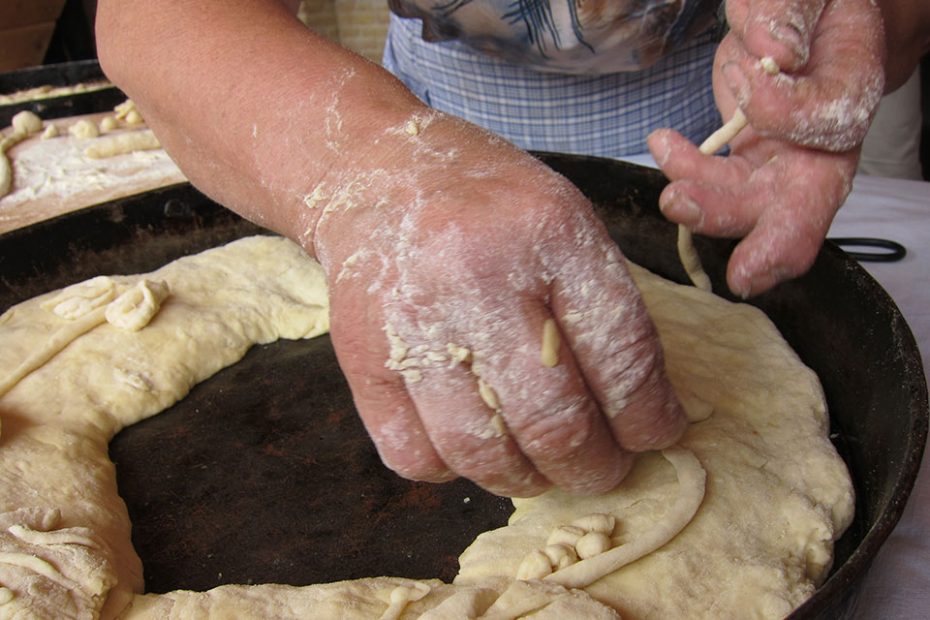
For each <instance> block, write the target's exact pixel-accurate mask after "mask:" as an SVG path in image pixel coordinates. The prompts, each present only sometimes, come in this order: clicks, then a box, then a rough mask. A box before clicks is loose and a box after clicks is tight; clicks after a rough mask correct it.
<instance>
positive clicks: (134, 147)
mask: <svg viewBox="0 0 930 620" xmlns="http://www.w3.org/2000/svg"><path fill="white" fill-rule="evenodd" d="M159 148H161V143H160V142H159V141H158V138H156V137H155V134H154V133H152V130H151V129H140V130H137V131H132V132H129V133H121V134H119V135H115V136H107V137H104V138H98V139H96V140H94V143H93V144H91V145H90V146H88V147H87V148H86V149H84V154H85V155H87V156H88V157H90V158H91V159H103V158H106V157H115V156H117V155H125V154H126V153H132V152H134V151H151V150H154V149H159Z"/></svg>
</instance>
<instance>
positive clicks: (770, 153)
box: [649, 0, 884, 297]
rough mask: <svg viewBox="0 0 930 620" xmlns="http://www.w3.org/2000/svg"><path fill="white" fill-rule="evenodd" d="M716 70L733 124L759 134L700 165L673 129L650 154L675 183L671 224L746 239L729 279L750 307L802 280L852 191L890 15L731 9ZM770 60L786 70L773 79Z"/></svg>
mask: <svg viewBox="0 0 930 620" xmlns="http://www.w3.org/2000/svg"><path fill="white" fill-rule="evenodd" d="M727 17H728V21H729V22H730V26H731V31H730V32H729V33H728V34H727V36H726V37H725V39H724V40H723V42H722V43H721V45H720V47H719V49H718V51H717V55H716V58H715V63H714V94H715V97H716V99H717V105H718V108H719V109H720V111H721V113H722V115H723V117H724V118H725V119H728V118H730V116H732V114H733V112H734V110H735V109H736V108H737V107H739V108H741V109H742V110H743V111H744V113H745V114H746V116H747V117H748V118H749V122H750V127H748V128H747V129H745V130H744V131H743V132H742V133H741V134H740V135H739V136H738V137H737V138H736V139H735V140H734V141H733V142H732V143H731V154H730V156H729V157H726V158H721V157H712V156H707V155H702V154H700V153H699V152H698V151H697V147H696V146H694V145H692V144H690V143H689V142H688V141H687V140H685V139H684V138H683V137H682V136H681V135H679V134H677V133H676V132H673V131H670V130H660V131H657V132H654V133H653V134H652V135H651V136H650V138H649V148H650V150H651V151H652V154H653V156H654V157H655V158H656V161H657V162H658V164H659V166H660V167H661V168H662V170H663V171H664V172H665V174H666V175H667V176H668V177H669V178H670V179H671V180H672V183H670V184H669V186H668V187H667V188H666V189H665V191H664V192H663V194H662V197H661V199H660V206H661V208H662V211H663V213H664V214H665V215H666V216H667V217H668V218H669V219H671V220H672V221H675V222H677V223H680V224H684V225H686V226H688V227H689V228H691V229H692V230H693V231H695V232H698V233H703V234H707V235H712V236H721V237H733V238H739V237H743V239H742V241H741V242H740V243H739V245H738V246H737V248H736V250H735V251H734V253H733V255H732V257H731V259H730V263H729V265H728V269H727V282H728V284H729V286H730V289H731V290H733V291H734V292H735V293H737V294H739V295H742V296H744V297H746V296H749V295H754V294H757V293H761V292H763V291H765V290H767V289H769V288H771V287H772V286H774V285H775V284H777V283H778V282H781V281H784V280H787V279H790V278H793V277H796V276H798V275H801V274H802V273H804V272H805V271H807V269H809V268H810V266H811V264H812V263H813V261H814V258H815V257H816V254H817V251H818V250H819V248H820V246H821V244H822V242H823V239H824V237H825V236H826V234H827V230H828V229H829V227H830V223H831V222H832V220H833V217H834V215H835V214H836V211H837V210H838V209H839V207H840V205H841V204H842V202H843V201H844V200H845V198H846V196H847V194H848V193H849V191H850V189H851V187H852V178H853V176H854V174H855V170H856V164H857V162H858V158H859V150H860V145H861V143H862V140H863V138H864V137H865V133H866V131H867V129H868V126H869V124H870V123H871V119H872V116H873V114H874V110H875V107H876V106H877V104H878V101H879V99H880V97H881V94H882V88H883V84H884V82H883V71H882V64H883V52H884V47H883V46H884V41H883V37H882V30H881V16H880V14H879V11H878V9H877V8H876V7H875V6H874V5H873V4H872V3H871V2H870V1H869V0H814V1H805V0H790V1H787V2H786V1H784V0H729V1H728V3H727ZM765 56H769V57H771V58H773V59H774V60H775V61H776V63H777V64H778V66H779V67H780V68H781V70H782V73H781V74H780V75H770V74H768V73H767V72H766V71H765V70H764V69H763V67H762V66H761V65H760V63H759V59H760V58H762V57H765Z"/></svg>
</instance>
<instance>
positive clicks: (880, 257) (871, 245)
mask: <svg viewBox="0 0 930 620" xmlns="http://www.w3.org/2000/svg"><path fill="white" fill-rule="evenodd" d="M827 241H830V242H832V243H834V244H836V245H837V246H839V247H840V249H842V250H843V251H844V252H846V254H847V255H849V257H850V258H854V259H856V260H858V261H864V262H873V263H893V262H896V261H899V260H901V259H902V258H904V257H905V256H907V248H905V247H904V246H903V245H901V244H900V243H898V242H897V241H891V240H890V239H879V238H876V237H831V238H829V239H827ZM846 248H866V249H863V250H847V249H846Z"/></svg>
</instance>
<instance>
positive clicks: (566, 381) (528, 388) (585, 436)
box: [418, 299, 632, 494]
mask: <svg viewBox="0 0 930 620" xmlns="http://www.w3.org/2000/svg"><path fill="white" fill-rule="evenodd" d="M504 314H505V315H506V316H508V317H509V318H510V319H511V320H510V321H509V324H508V325H506V326H505V328H504V329H501V330H499V331H497V332H496V333H495V335H494V339H493V342H492V343H490V344H491V347H493V348H490V347H487V345H485V346H484V347H479V348H476V350H475V357H474V362H473V367H472V369H473V372H474V374H475V375H476V376H479V377H480V378H481V379H480V380H481V381H482V382H484V383H485V385H487V386H488V387H489V388H490V389H492V390H493V393H494V394H495V396H494V400H495V401H496V402H497V403H499V405H498V406H499V412H500V415H501V416H502V419H503V420H504V421H505V423H506V427H507V429H508V432H509V433H510V434H511V435H512V437H513V439H514V441H515V442H516V443H517V444H518V445H519V448H520V450H521V451H522V452H523V454H525V455H526V457H527V458H528V459H529V460H530V461H531V462H532V463H533V465H534V466H535V467H536V469H538V470H539V471H540V472H541V473H542V474H543V475H545V476H546V478H547V479H548V480H550V481H551V482H552V483H553V484H555V485H557V486H559V487H560V488H563V489H565V490H567V491H569V492H573V493H583V494H592V493H602V492H605V491H608V490H610V489H612V488H614V487H615V486H616V485H617V484H618V483H619V482H620V481H621V480H622V479H623V477H624V476H625V475H626V473H627V472H628V471H629V469H630V467H631V466H632V457H631V456H630V455H629V454H627V453H626V452H625V451H623V450H621V449H620V447H619V446H618V445H617V443H616V441H615V440H614V437H613V435H612V433H611V429H610V428H609V427H608V425H607V421H606V418H605V417H604V416H603V414H602V413H601V411H600V409H599V407H598V404H597V402H596V401H595V400H594V398H593V397H592V395H591V394H590V393H589V391H588V388H587V386H586V385H585V381H584V379H583V378H582V376H581V374H580V372H579V370H578V368H577V366H576V365H575V361H574V359H573V357H572V354H571V350H570V349H569V347H568V343H567V342H566V341H565V339H564V338H562V337H560V336H559V335H558V330H557V326H556V325H554V324H553V325H551V326H550V327H549V329H550V332H549V336H547V337H546V338H545V340H547V341H548V342H549V344H550V345H552V348H553V350H554V353H555V355H554V356H553V357H552V359H550V360H548V362H547V363H550V364H551V363H553V362H554V365H547V363H544V362H543V341H544V332H545V331H546V329H547V328H546V325H545V322H546V320H547V319H549V313H548V309H546V308H545V307H544V306H542V305H541V304H540V303H539V302H538V300H535V299H527V300H525V301H524V302H523V303H522V304H521V305H520V306H519V307H511V308H508V309H507V310H506V312H505V313H504ZM505 321H506V319H503V317H502V320H500V321H496V322H498V323H499V324H501V325H502V326H503V325H504V323H505ZM552 329H555V331H554V332H553V331H551V330H552ZM556 341H558V342H557V344H558V346H557V347H556V346H554V345H555V344H556ZM418 402H419V401H418ZM440 452H441V453H442V454H443V458H445V459H446V461H447V462H449V456H448V455H447V454H446V453H445V452H443V451H442V449H441V448H440Z"/></svg>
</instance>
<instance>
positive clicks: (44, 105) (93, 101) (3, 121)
mask: <svg viewBox="0 0 930 620" xmlns="http://www.w3.org/2000/svg"><path fill="white" fill-rule="evenodd" d="M105 79H107V78H106V76H105V75H104V74H103V70H102V69H101V68H100V63H99V62H97V61H96V60H79V61H75V62H65V63H59V64H54V65H41V66H38V67H29V68H26V69H17V70H15V71H8V72H6V73H0V94H4V95H10V94H13V93H15V92H19V91H21V90H28V89H30V88H37V87H39V86H46V85H51V86H74V85H76V84H80V83H82V82H97V81H100V80H105ZM123 101H126V95H125V94H124V93H123V92H122V91H121V90H119V89H118V88H116V87H115V86H112V87H110V88H103V89H100V90H95V91H91V92H86V93H74V94H71V95H61V96H58V97H46V98H44V99H36V100H33V101H23V102H20V103H11V104H6V105H0V129H2V128H4V127H9V126H10V123H11V121H12V120H13V116H15V115H16V114H18V113H19V112H22V111H23V110H30V111H32V112H35V113H36V114H38V115H39V116H40V117H41V118H43V119H51V118H64V117H68V116H78V115H80V114H93V113H95V112H107V111H109V110H112V109H113V107H114V106H116V105H117V104H119V103H122V102H123Z"/></svg>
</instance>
